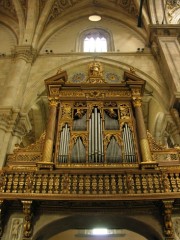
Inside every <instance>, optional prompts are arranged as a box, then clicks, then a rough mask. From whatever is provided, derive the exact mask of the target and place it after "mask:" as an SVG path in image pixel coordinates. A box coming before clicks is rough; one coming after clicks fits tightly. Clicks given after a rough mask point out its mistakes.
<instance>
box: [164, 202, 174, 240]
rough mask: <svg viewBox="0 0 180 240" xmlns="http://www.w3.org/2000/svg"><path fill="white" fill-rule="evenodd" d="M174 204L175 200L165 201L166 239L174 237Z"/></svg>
mask: <svg viewBox="0 0 180 240" xmlns="http://www.w3.org/2000/svg"><path fill="white" fill-rule="evenodd" d="M173 202H174V201H173V200H163V204H164V234H165V236H166V237H174V231H173V223H172V211H173ZM172 239H173V238H172Z"/></svg>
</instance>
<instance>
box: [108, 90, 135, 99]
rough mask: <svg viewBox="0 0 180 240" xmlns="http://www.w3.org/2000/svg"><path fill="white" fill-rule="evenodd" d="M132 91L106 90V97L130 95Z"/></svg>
mask: <svg viewBox="0 0 180 240" xmlns="http://www.w3.org/2000/svg"><path fill="white" fill-rule="evenodd" d="M130 96H131V92H130V91H128V90H120V91H115V90H114V91H107V92H106V97H112V98H114V97H130Z"/></svg>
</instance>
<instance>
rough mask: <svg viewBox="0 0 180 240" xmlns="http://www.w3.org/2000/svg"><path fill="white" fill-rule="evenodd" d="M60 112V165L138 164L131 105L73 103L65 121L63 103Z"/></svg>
mask: <svg viewBox="0 0 180 240" xmlns="http://www.w3.org/2000/svg"><path fill="white" fill-rule="evenodd" d="M76 106H80V107H76ZM61 108H62V111H60V112H59V121H60V122H59V123H60V124H59V128H58V138H57V146H58V147H57V149H56V158H57V162H58V163H59V164H63V163H95V164H98V163H109V164H110V163H135V162H137V146H136V140H135V139H136V137H135V134H136V133H135V129H134V124H133V113H132V111H131V105H130V103H128V102H127V103H121V102H104V103H101V104H100V105H99V104H97V103H96V102H91V101H86V102H85V103H84V104H82V103H81V102H74V103H71V104H69V105H68V108H69V109H70V111H69V112H68V114H69V116H68V121H67V116H65V115H64V114H66V111H65V110H64V108H67V103H66V104H63V102H62V103H61ZM125 112H126V114H125ZM64 118H65V121H64V122H63V119H64Z"/></svg>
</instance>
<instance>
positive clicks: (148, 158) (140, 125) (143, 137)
mask: <svg viewBox="0 0 180 240" xmlns="http://www.w3.org/2000/svg"><path fill="white" fill-rule="evenodd" d="M132 99H133V106H134V109H135V115H136V124H137V132H138V137H139V142H140V150H141V155H142V162H143V163H150V162H152V161H153V159H152V155H151V151H150V147H149V142H148V139H147V132H146V127H145V123H144V118H143V113H142V108H141V105H142V98H141V96H133V98H132Z"/></svg>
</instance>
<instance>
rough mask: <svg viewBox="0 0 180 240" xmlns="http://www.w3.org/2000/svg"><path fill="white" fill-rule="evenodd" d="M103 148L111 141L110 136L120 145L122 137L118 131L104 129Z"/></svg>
mask: <svg viewBox="0 0 180 240" xmlns="http://www.w3.org/2000/svg"><path fill="white" fill-rule="evenodd" d="M103 135H104V149H105V151H106V150H107V147H108V145H109V143H110V141H111V138H112V137H114V138H115V139H116V141H117V143H118V144H119V146H121V145H122V138H121V135H120V133H117V132H114V131H104V134H103Z"/></svg>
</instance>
